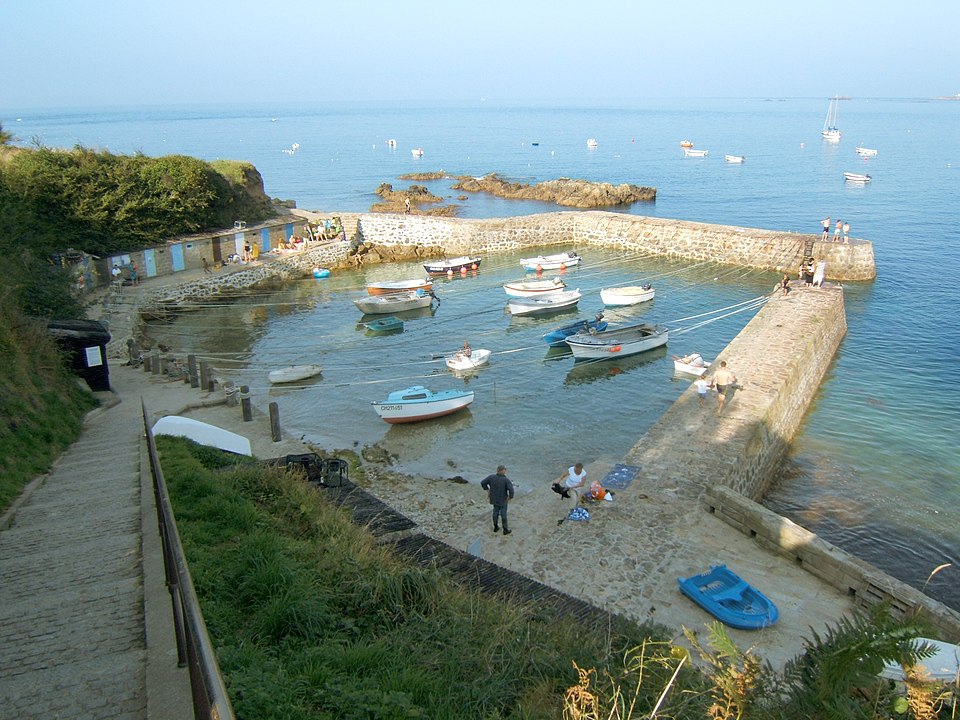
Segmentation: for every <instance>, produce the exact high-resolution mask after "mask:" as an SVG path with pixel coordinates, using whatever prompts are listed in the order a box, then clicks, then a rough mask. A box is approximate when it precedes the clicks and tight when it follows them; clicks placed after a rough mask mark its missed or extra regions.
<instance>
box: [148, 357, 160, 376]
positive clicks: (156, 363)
mask: <svg viewBox="0 0 960 720" xmlns="http://www.w3.org/2000/svg"><path fill="white" fill-rule="evenodd" d="M150 369H151V370H152V371H153V374H154V375H159V374H160V353H154V354H153V361H152V362H151V363H150Z"/></svg>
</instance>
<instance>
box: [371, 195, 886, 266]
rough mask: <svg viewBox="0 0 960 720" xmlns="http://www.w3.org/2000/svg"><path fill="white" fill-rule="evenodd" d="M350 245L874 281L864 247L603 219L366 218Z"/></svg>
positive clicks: (590, 215)
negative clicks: (626, 258) (605, 254)
mask: <svg viewBox="0 0 960 720" xmlns="http://www.w3.org/2000/svg"><path fill="white" fill-rule="evenodd" d="M357 237H358V238H359V239H360V240H362V241H363V242H365V243H369V244H373V245H385V246H398V245H403V246H415V247H420V248H422V249H423V254H424V255H442V254H446V255H448V256H451V257H452V256H456V255H475V254H483V253H497V252H507V251H517V250H520V249H523V248H528V247H529V248H539V247H549V246H553V245H563V246H564V249H572V250H578V251H582V250H583V249H584V248H586V247H591V246H596V247H612V248H622V249H624V250H629V251H631V252H641V253H647V254H650V255H658V256H662V257H671V258H677V259H683V260H690V261H693V262H701V261H710V262H717V263H724V264H728V265H739V266H743V267H753V268H758V269H761V270H770V271H774V272H788V273H791V274H794V273H796V270H797V268H798V267H799V265H800V261H801V259H802V258H803V257H804V254H805V252H809V254H812V255H813V256H814V257H816V258H817V259H821V260H825V261H826V263H827V278H828V279H831V280H848V281H849V280H871V279H873V278H874V277H876V265H875V261H874V255H873V245H872V243H870V242H869V241H867V240H860V239H852V240H851V241H850V244H844V243H834V242H820V240H819V237H820V236H819V235H807V234H803V233H788V232H777V231H774V230H762V229H757V228H744V227H732V226H728V225H712V224H708V223H694V222H686V221H682V220H668V219H662V218H652V217H644V216H640V215H624V214H621V213H612V212H602V211H590V212H554V213H544V214H540V215H528V216H524V217H513V218H495V219H489V220H462V219H458V218H443V217H430V216H422V215H396V214H366V215H360V216H359V217H358V219H357Z"/></svg>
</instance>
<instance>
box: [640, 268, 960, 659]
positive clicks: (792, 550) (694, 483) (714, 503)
mask: <svg viewBox="0 0 960 720" xmlns="http://www.w3.org/2000/svg"><path fill="white" fill-rule="evenodd" d="M846 328H847V324H846V316H845V310H844V302H843V290H842V288H840V287H838V286H835V285H828V286H827V287H825V288H823V289H819V288H801V287H795V288H793V289H792V290H791V292H790V293H789V294H788V295H787V296H786V297H783V296H781V295H780V294H779V293H775V294H774V295H772V296H771V299H770V301H769V302H768V303H767V304H766V305H765V306H764V307H763V308H762V309H761V310H760V311H759V312H758V313H757V315H756V317H754V318H753V320H751V321H750V322H749V323H748V324H747V326H746V327H745V328H744V329H743V330H742V331H741V332H740V334H739V335H737V337H736V338H734V339H733V341H732V342H731V343H730V344H729V345H728V346H727V347H726V348H725V349H724V350H723V352H722V353H721V354H720V355H719V356H718V357H717V358H716V359H715V360H714V363H719V362H721V361H726V363H727V365H728V367H729V369H730V370H731V371H732V372H733V373H734V374H735V375H736V376H737V381H738V382H737V386H736V390H735V391H734V393H733V396H732V397H730V398H729V399H728V400H727V406H726V408H725V409H724V411H723V414H722V415H720V416H718V415H717V412H716V401H715V395H713V394H711V396H710V397H709V402H708V403H707V406H706V407H704V408H700V407H699V403H698V401H697V396H696V389H695V388H694V387H690V388H689V389H688V390H686V391H685V392H684V393H683V395H681V396H680V398H679V399H678V400H677V401H676V402H675V403H674V404H673V405H672V406H671V407H670V408H669V409H668V410H667V412H666V413H664V415H663V416H662V417H661V418H660V420H659V421H658V422H657V424H656V425H654V426H653V427H652V428H651V429H650V430H649V431H648V432H647V433H646V435H644V436H643V437H642V438H641V439H640V440H639V442H637V444H636V445H635V446H634V447H633V449H632V450H631V451H630V453H629V454H628V455H627V457H626V458H625V462H626V463H629V464H631V465H634V466H637V467H639V468H640V475H639V476H638V478H637V480H635V481H634V482H633V484H632V485H631V486H630V488H629V489H628V490H626V491H622V492H624V493H629V494H637V495H640V496H647V497H657V496H661V497H662V496H663V495H664V494H665V493H666V494H668V495H670V496H671V497H673V498H675V499H676V501H677V502H679V503H682V504H685V505H687V506H694V505H699V506H702V507H704V508H706V510H707V511H708V512H710V513H713V514H715V515H716V517H718V518H720V519H721V520H724V521H725V522H727V523H728V524H730V525H732V526H733V527H736V528H737V529H739V530H740V531H742V532H743V533H744V534H746V535H748V536H749V537H751V538H753V539H754V540H756V542H757V543H759V544H760V545H761V546H763V547H765V548H767V549H768V550H772V551H773V552H774V553H776V554H778V555H781V556H784V557H788V558H790V559H791V561H793V562H794V563H796V564H798V565H801V566H802V567H804V568H805V569H806V570H808V571H809V572H811V573H813V574H814V575H816V576H817V577H820V578H821V579H823V580H824V581H826V582H828V583H829V584H831V585H832V586H834V587H836V588H838V589H839V590H841V591H843V592H845V593H848V594H850V595H851V596H853V597H854V600H855V602H856V603H857V604H859V605H861V606H863V607H866V606H869V605H874V604H877V603H881V602H887V603H889V605H890V606H891V608H893V609H894V610H895V611H897V612H900V613H901V614H903V615H907V614H909V613H911V612H913V611H915V610H916V609H920V610H921V611H922V612H924V613H925V614H926V615H928V616H929V618H930V619H931V621H932V622H933V623H934V625H935V626H936V627H937V628H938V629H940V630H941V631H942V632H943V633H944V636H945V637H949V638H954V640H957V639H960V614H958V613H956V612H954V611H953V610H951V609H950V608H948V607H947V606H945V605H943V604H942V603H939V602H937V601H935V600H932V599H931V598H928V597H926V596H925V595H923V593H921V592H919V591H918V590H916V589H914V588H912V587H910V586H909V585H907V584H906V583H903V582H900V581H898V580H896V579H894V578H892V577H890V576H889V575H887V574H886V573H884V572H882V571H880V570H878V569H877V568H875V567H873V566H872V565H870V564H869V563H867V562H865V561H863V560H860V559H859V558H856V557H854V556H852V555H850V554H849V553H846V552H844V551H842V550H840V549H839V548H837V547H835V546H834V545H832V544H830V543H828V542H826V541H824V540H822V539H821V538H819V537H818V536H817V535H816V534H814V533H812V532H810V531H808V530H805V529H803V528H802V527H800V526H798V525H796V524H794V523H793V522H791V521H790V520H788V519H786V518H784V517H781V516H779V515H777V514H776V513H774V512H772V511H770V510H767V509H766V508H764V507H762V506H761V505H759V504H758V503H757V502H755V501H756V500H758V499H759V498H761V497H762V496H763V494H764V493H765V492H766V490H767V489H768V483H769V481H770V478H771V477H772V475H773V472H774V470H775V469H776V467H777V466H778V465H779V463H780V462H781V461H782V459H783V456H784V454H785V452H786V450H787V448H788V447H789V444H790V442H791V441H792V440H793V438H794V437H795V435H796V434H797V432H798V430H799V428H800V425H801V423H802V421H803V418H804V417H805V416H806V413H807V411H808V409H809V408H810V406H811V405H812V403H813V401H814V399H815V398H816V396H817V393H818V391H819V388H820V384H821V382H822V380H823V376H824V375H825V374H826V373H827V371H828V370H829V369H830V366H831V364H832V362H833V357H834V354H835V353H836V350H837V348H838V347H839V345H840V342H841V341H842V340H843V336H844V335H845V334H846Z"/></svg>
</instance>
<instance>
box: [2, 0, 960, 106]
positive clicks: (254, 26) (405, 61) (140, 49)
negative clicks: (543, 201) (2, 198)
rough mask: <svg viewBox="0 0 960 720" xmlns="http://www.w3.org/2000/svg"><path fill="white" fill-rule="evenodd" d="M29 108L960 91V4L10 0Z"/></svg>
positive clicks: (5, 37)
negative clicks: (303, 99) (306, 100)
mask: <svg viewBox="0 0 960 720" xmlns="http://www.w3.org/2000/svg"><path fill="white" fill-rule="evenodd" d="M0 18H2V26H0V67H2V74H0V117H3V116H4V115H7V114H8V113H9V111H10V110H13V109H16V108H45V107H77V106H80V107H84V106H94V107H97V106H122V105H145V104H146V105H152V104H172V103H196V102H216V103H222V102H259V101H269V102H278V101H284V102H286V101H296V99H297V98H301V97H310V98H311V99H317V98H326V99H328V100H329V101H330V102H332V103H336V102H338V101H341V100H342V101H364V100H369V101H374V102H382V101H388V102H440V101H444V100H455V101H460V100H468V101H476V100H478V99H479V98H487V99H488V100H491V101H496V100H510V101H515V100H524V99H530V100H539V101H548V102H549V101H557V102H569V101H572V100H576V99H581V100H584V99H596V100H600V101H606V102H617V101H622V100H625V99H631V98H660V97H768V96H776V97H820V96H823V97H826V96H829V95H833V94H835V93H839V94H841V95H850V96H854V97H933V96H938V95H954V94H957V93H960V39H958V28H960V0H936V1H931V2H925V1H924V0H919V1H916V0H915V1H914V2H910V3H904V2H898V1H897V0H870V1H862V0H832V1H826V0H807V1H805V2H798V1H791V0H726V1H723V0H711V1H709V2H706V1H703V2H701V1H699V0H697V1H692V0H689V1H683V0H658V1H657V2H647V0H594V2H585V1H583V0H580V1H573V0H512V1H507V0H477V1H476V2H464V1H463V0H460V1H458V2H445V1H444V0H433V2H422V1H421V0H399V2H380V1H379V0H372V1H365V0H317V1H315V2H311V1H309V0H273V1H271V0H257V1H249V0H232V1H231V2H225V1H222V0H163V1H159V0H0Z"/></svg>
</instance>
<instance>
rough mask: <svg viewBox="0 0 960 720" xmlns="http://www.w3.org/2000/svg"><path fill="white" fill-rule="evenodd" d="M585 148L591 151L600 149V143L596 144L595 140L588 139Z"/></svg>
mask: <svg viewBox="0 0 960 720" xmlns="http://www.w3.org/2000/svg"><path fill="white" fill-rule="evenodd" d="M587 147H588V148H590V149H591V150H596V149H597V148H598V147H600V143H598V142H597V140H596V138H590V139H589V140H587Z"/></svg>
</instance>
